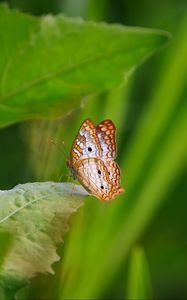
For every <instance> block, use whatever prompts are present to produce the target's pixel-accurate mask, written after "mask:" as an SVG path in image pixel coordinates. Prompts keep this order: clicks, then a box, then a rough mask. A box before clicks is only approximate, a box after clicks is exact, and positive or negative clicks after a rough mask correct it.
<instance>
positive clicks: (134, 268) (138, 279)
mask: <svg viewBox="0 0 187 300" xmlns="http://www.w3.org/2000/svg"><path fill="white" fill-rule="evenodd" d="M126 298H127V299H151V279H150V274H149V268H148V263H147V259H146V255H145V253H144V251H143V249H142V248H141V247H135V248H133V250H132V255H131V260H130V267H129V276H128V285H127V297H126Z"/></svg>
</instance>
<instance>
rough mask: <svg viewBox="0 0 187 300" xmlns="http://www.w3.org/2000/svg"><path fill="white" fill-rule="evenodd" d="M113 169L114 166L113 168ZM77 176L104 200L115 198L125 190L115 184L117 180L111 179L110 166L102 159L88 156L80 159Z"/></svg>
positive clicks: (91, 191) (86, 187)
mask: <svg viewBox="0 0 187 300" xmlns="http://www.w3.org/2000/svg"><path fill="white" fill-rule="evenodd" d="M111 171H112V168H111ZM75 176H76V178H77V179H78V180H79V182H80V183H81V184H82V185H83V186H84V187H85V189H86V190H87V191H88V192H89V193H91V194H92V195H94V196H95V197H97V198H98V199H100V200H102V201H108V200H111V199H113V198H115V197H116V196H117V195H118V194H120V193H121V192H123V191H124V190H123V189H122V188H121V187H120V185H114V184H113V182H115V183H116V182H117V180H118V179H119V178H118V177H117V180H116V179H115V180H114V178H113V182H112V181H111V180H110V177H109V172H108V168H107V167H106V165H105V164H104V162H103V161H102V160H101V159H97V158H88V159H84V160H82V161H80V163H79V164H78V165H77V169H76V174H75Z"/></svg>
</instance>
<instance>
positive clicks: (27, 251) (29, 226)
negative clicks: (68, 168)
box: [0, 182, 87, 291]
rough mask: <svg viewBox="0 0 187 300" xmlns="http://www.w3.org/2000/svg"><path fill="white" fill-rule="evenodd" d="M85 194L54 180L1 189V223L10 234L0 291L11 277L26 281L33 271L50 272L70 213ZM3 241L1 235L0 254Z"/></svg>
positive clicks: (81, 203) (56, 258)
mask: <svg viewBox="0 0 187 300" xmlns="http://www.w3.org/2000/svg"><path fill="white" fill-rule="evenodd" d="M72 189H73V193H74V195H73V196H72ZM85 195H87V193H86V192H85V190H84V189H83V188H82V187H81V186H72V185H71V184H68V183H67V184H63V183H54V182H45V183H27V184H22V185H21V184H20V185H18V186H16V187H15V188H14V189H12V190H9V191H1V194H0V227H1V230H2V229H3V230H5V231H6V232H9V233H10V234H11V235H12V237H13V240H12V245H11V248H10V249H9V251H8V253H7V255H6V257H5V259H4V262H3V271H2V272H1V277H0V289H1V291H2V290H3V289H5V287H6V285H7V280H10V278H11V281H15V282H16V283H17V278H19V281H18V282H19V284H20V283H21V278H22V281H23V282H24V283H25V281H26V280H27V279H28V278H31V277H33V276H34V275H35V274H36V273H46V272H50V273H53V270H52V267H51V265H52V264H53V263H54V262H55V261H57V260H59V255H57V253H56V247H57V245H58V244H60V243H62V241H63V237H64V234H65V233H66V232H67V230H68V220H69V217H70V216H71V214H72V213H74V212H76V210H77V209H78V208H79V207H80V206H82V205H83V203H84V201H83V196H85ZM0 237H1V238H2V236H0ZM8 241H9V239H8V240H7V239H6V242H8ZM3 244H4V239H3V240H1V245H2V246H1V247H2V248H1V252H2V255H3V252H5V249H4V251H3V250H2V249H3ZM8 285H9V284H8Z"/></svg>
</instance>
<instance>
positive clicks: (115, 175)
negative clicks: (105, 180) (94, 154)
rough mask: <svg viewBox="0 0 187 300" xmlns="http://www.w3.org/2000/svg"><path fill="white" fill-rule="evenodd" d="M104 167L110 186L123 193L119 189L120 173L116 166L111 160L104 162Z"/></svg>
mask: <svg viewBox="0 0 187 300" xmlns="http://www.w3.org/2000/svg"><path fill="white" fill-rule="evenodd" d="M105 165H106V167H107V170H108V174H109V178H110V181H111V182H112V184H113V185H114V186H115V187H116V188H120V189H122V191H121V192H124V191H125V190H124V189H123V188H122V187H121V183H120V177H121V171H120V168H119V166H118V164H117V163H116V162H115V161H113V160H108V161H105Z"/></svg>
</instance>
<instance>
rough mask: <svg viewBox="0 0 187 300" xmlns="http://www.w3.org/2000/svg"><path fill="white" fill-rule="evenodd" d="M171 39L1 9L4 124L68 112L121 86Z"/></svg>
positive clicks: (137, 30) (0, 78)
mask: <svg viewBox="0 0 187 300" xmlns="http://www.w3.org/2000/svg"><path fill="white" fill-rule="evenodd" d="M12 32H13V33H14V34H12ZM167 40H168V34H167V33H166V32H163V31H161V30H151V29H142V28H130V27H124V26H121V25H108V24H105V23H94V22H85V21H83V20H81V19H69V18H66V17H65V16H63V15H58V16H51V15H48V16H44V17H40V18H36V17H31V16H28V15H24V14H21V13H19V12H18V11H11V10H9V9H8V8H7V7H5V6H1V7H0V43H1V48H0V57H1V59H0V126H5V125H7V124H11V123H14V122H18V121H21V120H26V119H29V118H34V117H35V118H36V117H37V118H38V117H55V116H60V115H63V114H65V113H67V112H68V111H70V110H72V109H73V108H75V107H77V106H79V105H80V102H81V100H82V99H83V98H84V97H86V96H89V95H92V94H98V93H101V92H102V91H105V90H108V89H111V88H114V87H116V86H119V85H120V84H122V83H123V82H124V80H126V79H127V78H128V77H129V76H130V75H131V74H132V72H133V70H134V69H135V68H136V67H137V66H138V65H139V64H140V63H142V62H143V61H144V60H145V59H146V58H147V57H149V56H150V55H151V54H153V53H154V52H155V51H156V50H157V49H158V48H160V47H161V46H162V45H164V44H165V43H166V41H167Z"/></svg>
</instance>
